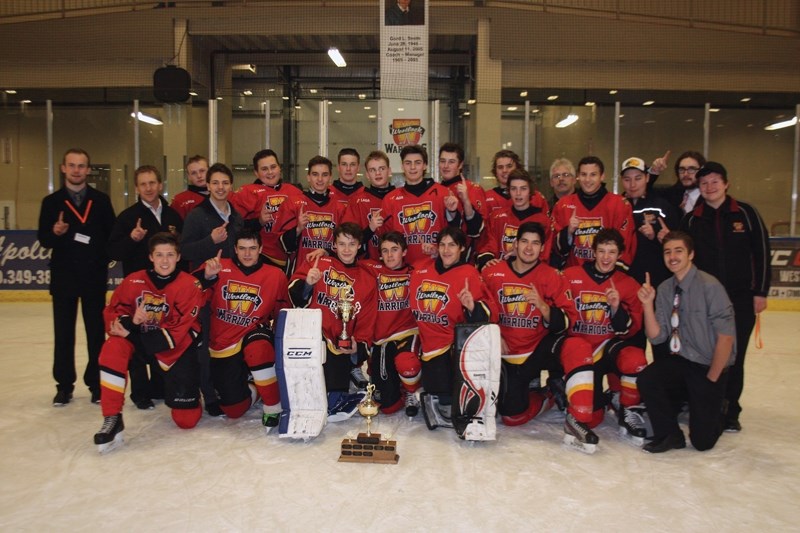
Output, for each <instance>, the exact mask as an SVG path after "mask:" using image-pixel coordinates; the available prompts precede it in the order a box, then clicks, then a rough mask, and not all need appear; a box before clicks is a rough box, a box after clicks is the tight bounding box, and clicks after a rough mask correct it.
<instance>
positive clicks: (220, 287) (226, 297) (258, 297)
mask: <svg viewBox="0 0 800 533" xmlns="http://www.w3.org/2000/svg"><path fill="white" fill-rule="evenodd" d="M220 262H221V263H222V270H220V272H219V275H218V278H217V281H216V282H215V284H214V286H213V287H212V288H210V289H208V290H207V291H206V292H207V295H208V299H209V301H210V303H211V331H210V339H209V349H210V351H211V357H217V358H222V357H230V356H231V355H234V354H236V353H237V352H239V351H240V350H241V348H242V340H243V339H244V336H245V335H246V334H248V333H249V332H251V331H253V330H254V329H255V328H256V327H257V326H258V325H259V324H266V325H269V322H270V319H273V318H276V317H277V316H278V311H279V310H280V309H282V308H284V307H290V305H291V304H290V302H289V291H288V282H287V281H286V275H285V274H284V273H283V271H282V270H280V269H279V268H275V267H274V266H270V265H266V264H263V263H259V264H258V265H254V266H252V267H249V268H248V267H241V266H240V265H238V264H237V262H235V261H233V260H232V259H221V260H220Z"/></svg>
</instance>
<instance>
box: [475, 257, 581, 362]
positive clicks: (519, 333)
mask: <svg viewBox="0 0 800 533" xmlns="http://www.w3.org/2000/svg"><path fill="white" fill-rule="evenodd" d="M481 276H483V279H484V280H485V282H486V287H487V288H488V289H489V293H490V294H491V295H492V297H493V298H494V300H495V302H496V304H497V305H498V307H499V309H500V321H499V322H498V324H499V326H500V335H501V336H502V337H503V340H504V341H506V346H507V347H508V353H504V354H503V360H505V361H507V362H509V363H512V364H522V363H524V362H525V360H526V359H527V358H528V357H529V356H530V355H531V354H532V353H533V351H534V350H535V349H536V347H537V346H538V345H539V341H541V340H542V338H543V337H545V336H546V335H547V334H548V333H551V332H552V333H556V334H557V333H562V332H565V331H567V330H568V329H569V328H570V326H571V325H572V323H573V322H574V321H575V320H576V319H577V312H576V311H575V308H574V306H573V305H572V301H571V300H570V297H569V292H568V291H567V284H566V282H565V281H564V278H563V277H562V276H561V275H560V274H559V273H558V271H557V270H556V269H554V268H553V267H551V266H550V265H548V264H546V263H543V262H542V261H539V262H538V263H536V265H535V266H534V267H533V268H531V269H530V270H528V271H527V272H523V273H522V274H519V273H517V272H516V271H514V269H513V268H512V267H511V262H510V261H501V262H500V263H497V264H495V265H492V266H490V267H488V268H486V269H485V270H484V271H483V272H482V273H481ZM532 286H533V287H536V290H537V292H538V293H539V296H540V297H541V298H542V299H543V300H544V301H545V302H546V303H547V304H548V305H549V306H550V322H549V323H545V322H544V319H543V318H542V313H541V312H540V311H539V310H538V309H537V308H536V307H535V306H533V305H531V304H529V303H528V302H527V301H526V300H525V296H526V294H527V293H529V292H530V290H531V287H532ZM556 314H559V315H560V316H556Z"/></svg>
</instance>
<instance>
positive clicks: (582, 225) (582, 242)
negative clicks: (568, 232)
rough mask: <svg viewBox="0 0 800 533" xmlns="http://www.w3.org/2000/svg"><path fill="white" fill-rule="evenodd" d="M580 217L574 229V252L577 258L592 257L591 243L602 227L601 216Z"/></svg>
mask: <svg viewBox="0 0 800 533" xmlns="http://www.w3.org/2000/svg"><path fill="white" fill-rule="evenodd" d="M579 218H580V222H579V223H578V228H577V229H576V230H575V235H574V239H575V247H574V250H573V252H574V254H575V257H577V258H578V259H594V252H593V251H592V244H593V243H594V237H595V235H597V234H598V233H599V232H600V230H601V229H603V217H592V218H582V217H579Z"/></svg>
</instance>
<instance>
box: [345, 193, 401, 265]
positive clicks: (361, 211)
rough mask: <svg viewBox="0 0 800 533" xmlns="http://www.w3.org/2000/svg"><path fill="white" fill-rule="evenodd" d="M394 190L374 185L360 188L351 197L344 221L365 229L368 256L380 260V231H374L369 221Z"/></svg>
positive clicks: (378, 211)
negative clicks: (370, 227) (378, 187)
mask: <svg viewBox="0 0 800 533" xmlns="http://www.w3.org/2000/svg"><path fill="white" fill-rule="evenodd" d="M392 190H394V187H391V188H386V189H376V188H374V187H365V188H363V189H359V191H358V192H357V193H355V194H354V195H352V196H351V197H350V202H349V203H348V206H347V210H346V211H345V212H344V216H343V217H342V222H354V223H356V224H358V226H359V227H360V228H361V229H362V230H364V233H365V235H364V237H365V238H366V239H367V240H366V251H367V258H369V259H374V260H375V261H378V260H380V258H381V250H380V246H379V245H378V243H379V242H380V238H379V237H378V233H377V232H376V233H373V232H372V230H370V229H369V223H370V221H371V220H372V217H373V216H374V215H376V214H378V213H380V212H381V205H383V199H384V198H385V197H386V195H387V194H388V193H389V192H391V191H392Z"/></svg>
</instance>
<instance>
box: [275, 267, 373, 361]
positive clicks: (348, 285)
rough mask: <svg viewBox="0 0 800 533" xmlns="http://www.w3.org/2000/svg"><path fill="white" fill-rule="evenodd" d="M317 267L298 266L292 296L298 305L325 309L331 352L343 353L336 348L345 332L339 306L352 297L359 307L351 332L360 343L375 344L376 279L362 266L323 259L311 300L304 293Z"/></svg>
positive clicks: (324, 331)
mask: <svg viewBox="0 0 800 533" xmlns="http://www.w3.org/2000/svg"><path fill="white" fill-rule="evenodd" d="M313 266H314V265H313V264H311V263H309V262H307V261H303V262H302V263H298V265H297V270H296V271H295V273H294V274H293V275H292V277H291V279H290V280H289V295H290V297H291V299H292V303H293V304H294V306H295V307H308V308H310V309H322V335H323V336H324V337H325V340H326V342H327V344H328V349H329V350H331V351H332V352H333V353H335V354H339V353H341V351H340V350H339V349H338V348H336V339H337V338H339V335H340V334H341V333H342V320H341V317H340V316H339V313H338V310H337V305H338V303H339V301H340V300H342V299H344V298H345V297H347V296H348V295H350V294H352V298H353V305H354V306H355V308H354V311H353V317H352V318H351V319H350V321H349V322H348V326H347V332H348V334H349V335H350V336H351V337H352V338H353V340H355V341H356V342H363V343H366V344H368V345H371V344H372V337H373V332H374V331H375V314H376V305H375V301H376V295H375V278H373V277H372V275H371V274H370V272H369V270H368V269H366V268H364V267H362V266H361V265H359V264H358V263H356V264H354V265H345V264H344V263H342V262H341V261H339V259H338V258H336V257H332V256H325V257H320V259H319V263H318V265H317V268H318V269H319V270H320V272H321V273H322V277H321V278H320V280H319V281H318V282H317V283H315V284H314V286H313V287H312V290H311V295H310V298H309V297H307V296H305V295H304V294H303V289H304V287H305V285H306V282H305V280H306V276H307V275H308V271H309V270H311V268H313ZM304 296H305V297H304Z"/></svg>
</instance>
